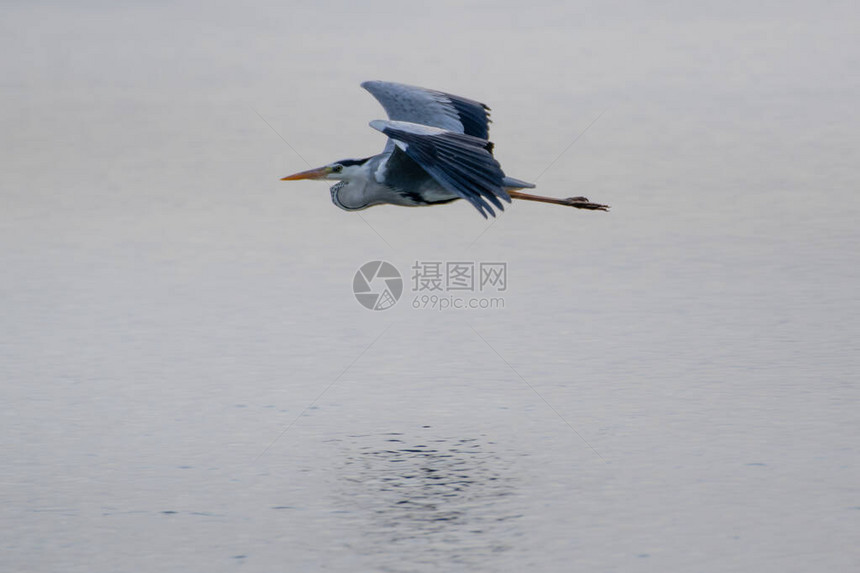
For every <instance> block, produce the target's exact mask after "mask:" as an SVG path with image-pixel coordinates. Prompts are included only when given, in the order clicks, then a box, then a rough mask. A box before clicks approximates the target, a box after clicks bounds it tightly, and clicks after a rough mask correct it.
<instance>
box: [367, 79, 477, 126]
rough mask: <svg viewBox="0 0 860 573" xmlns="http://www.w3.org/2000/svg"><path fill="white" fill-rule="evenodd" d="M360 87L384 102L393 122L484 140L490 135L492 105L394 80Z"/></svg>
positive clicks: (383, 105)
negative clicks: (418, 125)
mask: <svg viewBox="0 0 860 573" xmlns="http://www.w3.org/2000/svg"><path fill="white" fill-rule="evenodd" d="M361 87H363V88H364V89H366V90H367V91H369V92H370V93H371V94H372V95H373V97H375V98H376V99H377V100H378V101H379V103H380V104H382V107H383V108H384V109H385V112H386V113H387V114H388V119H391V120H393V121H407V122H409V123H417V124H420V125H429V126H431V127H438V128H440V129H445V130H447V131H452V132H454V133H464V134H466V135H471V136H474V137H478V138H481V139H488V138H489V137H490V114H489V111H490V108H488V107H487V106H486V105H484V104H482V103H480V102H477V101H474V100H471V99H467V98H464V97H460V96H455V95H452V94H448V93H445V92H440V91H436V90H429V89H425V88H419V87H416V86H409V85H406V84H398V83H394V82H380V81H372V82H364V83H362V84H361Z"/></svg>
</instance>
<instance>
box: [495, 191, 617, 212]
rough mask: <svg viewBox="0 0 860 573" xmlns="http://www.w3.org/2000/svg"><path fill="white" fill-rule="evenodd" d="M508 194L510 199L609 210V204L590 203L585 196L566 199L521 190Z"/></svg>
mask: <svg viewBox="0 0 860 573" xmlns="http://www.w3.org/2000/svg"><path fill="white" fill-rule="evenodd" d="M508 195H510V196H511V199H523V200H525V201H538V202H539V203H552V204H553V205H565V206H567V207H576V208H577V209H589V210H591V211H609V205H601V204H600V203H592V202H591V201H589V200H588V198H586V197H568V198H567V199H557V198H555V197H544V196H543V195H532V194H530V193H523V192H521V191H508Z"/></svg>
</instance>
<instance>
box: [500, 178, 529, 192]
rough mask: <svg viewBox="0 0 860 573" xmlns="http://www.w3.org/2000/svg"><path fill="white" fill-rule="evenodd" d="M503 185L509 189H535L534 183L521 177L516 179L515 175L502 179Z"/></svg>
mask: <svg viewBox="0 0 860 573" xmlns="http://www.w3.org/2000/svg"><path fill="white" fill-rule="evenodd" d="M502 187H504V188H505V189H507V190H511V189H534V188H535V184H534V183H528V182H526V181H521V180H519V179H514V178H513V177H505V178H504V179H502Z"/></svg>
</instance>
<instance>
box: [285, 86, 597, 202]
mask: <svg viewBox="0 0 860 573" xmlns="http://www.w3.org/2000/svg"><path fill="white" fill-rule="evenodd" d="M361 85H362V87H363V88H365V89H366V90H368V91H369V92H370V93H371V94H373V96H374V97H375V98H376V99H377V100H379V102H380V103H381V104H382V107H383V108H384V109H385V111H386V113H387V114H388V117H389V120H388V121H384V120H374V121H372V122H370V126H371V127H373V128H374V129H376V130H378V131H381V132H382V133H383V134H385V135H387V136H388V141H387V143H386V145H385V149H384V150H383V151H382V153H380V154H379V155H376V156H373V157H368V158H366V159H357V160H356V159H347V160H342V161H338V162H335V163H332V164H329V165H326V166H324V167H321V168H319V169H313V170H310V171H303V172H301V173H297V174H295V175H291V176H289V177H285V178H284V180H295V179H335V180H338V182H337V183H336V184H335V185H334V186H332V187H331V199H332V202H333V203H334V204H335V205H336V206H338V207H339V208H341V209H344V210H346V211H357V210H361V209H366V208H368V207H372V206H374V205H380V204H391V205H402V206H409V207H415V206H422V205H438V204H442V203H450V202H451V201H455V200H457V199H465V200H467V201H469V202H470V203H471V204H472V205H473V206H474V207H475V208H476V209H477V210H478V211H479V212H480V213H481V215H483V216H484V217H485V218H486V217H487V215H488V214H489V215H493V216H495V211H494V210H493V207H495V208H497V209H499V210H504V206H503V204H502V201H505V202H508V203H510V201H511V197H512V196H513V197H514V198H520V199H530V200H537V201H545V202H561V204H565V205H572V206H580V207H582V208H589V209H604V210H605V208H606V207H605V206H604V205H598V204H596V203H588V200H587V199H584V198H582V197H577V198H574V199H570V200H567V199H565V200H554V199H551V198H547V197H539V196H535V195H527V194H525V193H517V192H516V190H517V189H524V188H532V187H534V185H533V184H532V183H527V182H525V181H520V180H518V179H514V178H512V177H507V176H506V175H505V173H504V172H503V171H502V168H501V166H500V165H499V162H498V161H496V159H495V158H494V157H493V144H492V143H491V142H490V141H489V139H488V137H489V124H490V118H489V113H488V112H489V108H488V107H487V106H486V105H484V104H482V103H479V102H476V101H473V100H470V99H466V98H462V97H459V96H454V95H451V94H446V93H443V92H439V91H435V90H428V89H424V88H419V87H414V86H408V85H404V84H397V83H392V82H379V81H373V82H364V83H363V84H361ZM564 201H567V202H564ZM570 201H574V202H573V203H571V202H570ZM586 205H587V206H586Z"/></svg>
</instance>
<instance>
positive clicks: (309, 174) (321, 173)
mask: <svg viewBox="0 0 860 573" xmlns="http://www.w3.org/2000/svg"><path fill="white" fill-rule="evenodd" d="M328 174H329V168H328V167H320V168H319V169H309V170H307V171H300V172H298V173H293V174H292V175H287V176H286V177H282V178H281V181H298V180H299V179H322V178H323V177H325V176H326V175H328Z"/></svg>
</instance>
